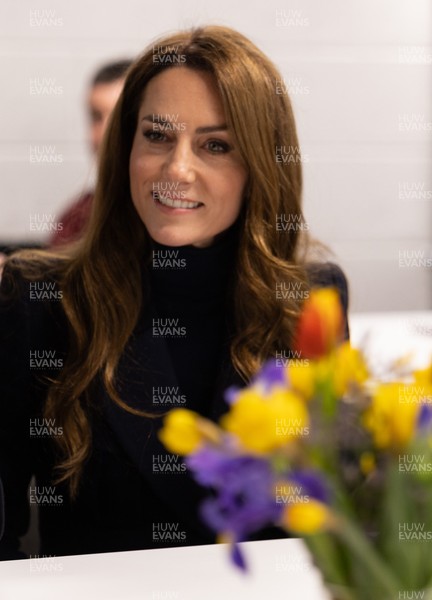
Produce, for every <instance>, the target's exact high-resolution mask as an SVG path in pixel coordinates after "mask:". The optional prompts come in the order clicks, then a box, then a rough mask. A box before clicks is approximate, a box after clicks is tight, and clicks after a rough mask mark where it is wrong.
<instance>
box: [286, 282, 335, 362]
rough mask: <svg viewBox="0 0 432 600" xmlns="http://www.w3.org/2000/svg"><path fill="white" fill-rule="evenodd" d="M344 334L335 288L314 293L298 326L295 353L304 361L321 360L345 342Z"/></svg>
mask: <svg viewBox="0 0 432 600" xmlns="http://www.w3.org/2000/svg"><path fill="white" fill-rule="evenodd" d="M343 330H344V317H343V312H342V306H341V303H340V299H339V295H338V292H337V291H336V290H335V289H333V288H322V289H316V290H312V292H311V294H310V296H309V298H308V299H307V300H306V301H305V303H304V305H303V309H302V312H301V314H300V317H299V320H298V323H297V329H296V334H295V342H294V349H295V350H296V351H299V352H301V356H302V358H311V359H315V358H320V357H321V356H324V355H325V354H327V353H328V352H330V351H331V350H332V349H333V348H334V347H335V346H336V345H337V344H338V343H339V342H340V341H341V340H342V337H343Z"/></svg>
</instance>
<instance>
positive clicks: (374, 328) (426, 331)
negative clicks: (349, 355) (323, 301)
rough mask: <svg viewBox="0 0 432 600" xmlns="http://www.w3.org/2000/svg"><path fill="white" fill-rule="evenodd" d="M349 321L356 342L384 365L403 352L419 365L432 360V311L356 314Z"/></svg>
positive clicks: (377, 362) (413, 363)
mask: <svg viewBox="0 0 432 600" xmlns="http://www.w3.org/2000/svg"><path fill="white" fill-rule="evenodd" d="M349 323H350V337H351V343H352V345H353V346H355V347H361V348H364V349H366V352H367V357H368V359H369V360H370V362H371V363H374V364H376V365H378V366H380V367H381V366H382V365H383V364H384V363H390V362H391V361H393V360H396V359H398V358H401V357H402V356H403V355H410V356H411V359H410V363H411V364H412V365H413V367H416V368H422V367H425V366H426V365H427V364H428V362H430V361H431V359H432V311H422V312H418V311H415V312H385V313H355V314H354V313H353V314H350V316H349Z"/></svg>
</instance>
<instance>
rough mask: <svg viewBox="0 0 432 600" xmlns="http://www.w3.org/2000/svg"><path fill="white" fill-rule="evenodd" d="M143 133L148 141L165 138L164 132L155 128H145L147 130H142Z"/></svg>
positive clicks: (157, 140)
mask: <svg viewBox="0 0 432 600" xmlns="http://www.w3.org/2000/svg"><path fill="white" fill-rule="evenodd" d="M143 135H144V137H145V138H146V139H147V140H149V141H150V142H163V141H165V139H166V136H165V134H164V133H162V131H158V130H157V129H147V131H144V133H143Z"/></svg>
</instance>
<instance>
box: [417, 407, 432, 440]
mask: <svg viewBox="0 0 432 600" xmlns="http://www.w3.org/2000/svg"><path fill="white" fill-rule="evenodd" d="M431 428H432V404H422V406H421V408H420V412H419V416H418V419H417V430H418V431H420V432H421V433H425V432H426V431H427V430H428V429H431Z"/></svg>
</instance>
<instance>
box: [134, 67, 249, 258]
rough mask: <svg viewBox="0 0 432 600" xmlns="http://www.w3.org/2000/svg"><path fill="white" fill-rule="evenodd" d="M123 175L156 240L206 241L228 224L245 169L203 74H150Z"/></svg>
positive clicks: (239, 195)
mask: <svg viewBox="0 0 432 600" xmlns="http://www.w3.org/2000/svg"><path fill="white" fill-rule="evenodd" d="M129 175H130V187H131V195H132V201H133V203H134V206H135V208H136V210H137V212H138V214H139V216H140V218H141V220H142V222H143V223H144V225H145V226H146V228H147V230H148V232H149V234H150V236H151V237H152V238H153V239H154V240H155V241H157V242H159V243H160V244H164V245H167V246H184V245H187V244H192V245H194V246H198V247H204V246H209V245H210V244H212V242H213V240H214V238H215V236H216V235H217V234H218V233H221V232H222V231H224V230H225V229H227V228H228V227H230V225H232V224H233V223H234V221H235V220H236V219H237V217H238V215H239V212H240V209H241V205H242V201H243V192H244V188H245V185H246V179H247V173H246V168H245V166H244V163H243V161H242V159H241V157H240V154H239V151H238V149H237V148H236V143H235V139H234V135H233V133H232V132H231V131H230V130H228V128H227V124H226V119H225V114H224V111H223V108H222V103H221V100H220V98H219V94H218V92H217V89H216V87H215V83H214V81H213V79H212V77H211V75H209V74H208V73H204V72H200V71H195V70H192V69H189V68H187V67H174V68H171V69H167V70H165V71H162V73H159V74H158V75H156V76H155V77H154V78H153V79H151V80H150V82H149V83H148V85H147V87H146V89H145V92H144V97H143V101H142V104H141V107H140V110H139V115H138V124H137V129H136V132H135V137H134V141H133V145H132V150H131V155H130V161H129Z"/></svg>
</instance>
